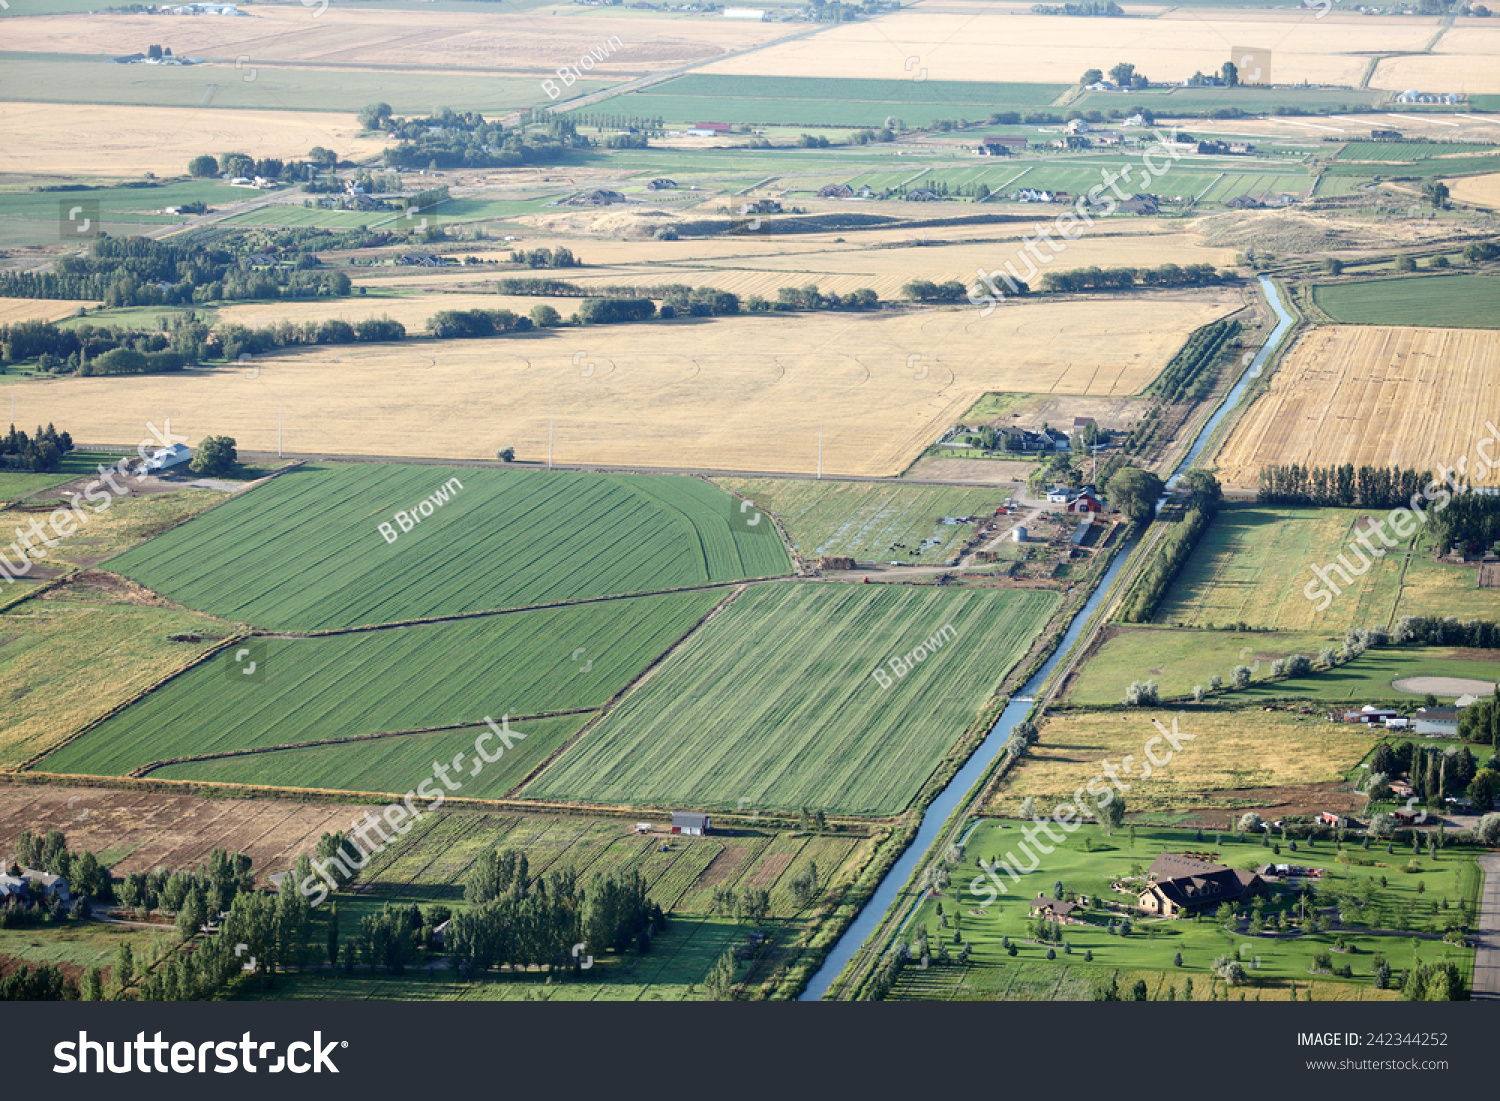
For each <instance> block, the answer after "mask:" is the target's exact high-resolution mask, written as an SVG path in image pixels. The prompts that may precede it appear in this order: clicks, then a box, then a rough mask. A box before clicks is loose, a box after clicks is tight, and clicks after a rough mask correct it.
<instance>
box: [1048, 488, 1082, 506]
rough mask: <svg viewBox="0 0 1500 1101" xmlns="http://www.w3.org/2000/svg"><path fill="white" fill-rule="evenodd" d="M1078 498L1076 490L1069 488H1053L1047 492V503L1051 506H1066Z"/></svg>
mask: <svg viewBox="0 0 1500 1101" xmlns="http://www.w3.org/2000/svg"><path fill="white" fill-rule="evenodd" d="M1076 496H1078V491H1077V490H1076V489H1069V488H1068V487H1067V486H1053V487H1052V488H1051V489H1049V490H1047V503H1048V504H1049V505H1066V504H1068V503H1069V502H1070V501H1072V500H1073V498H1074V497H1076Z"/></svg>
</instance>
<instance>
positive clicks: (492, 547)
mask: <svg viewBox="0 0 1500 1101" xmlns="http://www.w3.org/2000/svg"><path fill="white" fill-rule="evenodd" d="M454 477H457V478H458V479H459V481H460V482H461V484H462V485H463V489H461V490H456V489H450V490H449V493H450V494H451V499H450V500H449V501H448V503H447V504H445V505H439V506H436V507H435V508H434V509H433V512H432V515H431V516H429V517H427V518H425V519H424V520H423V521H422V522H421V523H420V524H417V525H416V526H415V527H414V528H413V529H412V530H411V531H408V532H404V533H399V529H398V528H396V527H395V521H394V520H393V514H394V513H395V512H397V511H398V510H401V511H407V512H409V511H410V510H412V509H413V508H415V507H416V506H417V505H418V504H419V503H420V502H422V501H423V500H425V499H427V498H428V497H429V495H431V494H433V493H435V492H436V491H437V490H438V489H439V488H440V487H441V486H443V485H444V484H445V483H446V482H447V481H448V480H449V479H450V478H454ZM732 504H733V498H731V497H729V496H728V495H727V494H725V493H723V492H722V491H720V490H719V489H717V488H716V487H714V486H712V485H709V484H708V483H706V482H703V481H699V480H698V479H696V478H691V477H686V476H682V477H677V476H646V475H642V476H635V475H596V474H574V473H565V472H562V471H556V472H552V471H515V470H495V469H484V468H474V469H468V468H464V469H454V468H450V467H440V466H399V465H385V464H379V463H349V464H336V465H332V466H325V467H304V468H301V469H298V470H296V471H293V472H291V473H289V474H286V475H283V476H282V477H280V478H277V479H276V480H274V481H272V482H270V483H268V484H266V485H264V486H260V487H258V488H256V489H253V490H250V491H249V492H247V493H244V494H242V495H240V496H238V497H236V498H234V499H233V500H232V501H229V502H228V503H227V504H225V505H224V506H222V507H220V508H216V509H214V510H213V511H211V512H209V513H208V514H207V515H205V516H202V517H200V518H199V519H198V520H195V521H194V522H193V523H190V524H185V525H183V526H182V527H180V528H177V529H175V530H173V531H171V532H168V533H167V534H166V535H164V536H162V537H161V538H159V539H157V540H154V541H153V542H152V543H151V544H150V545H149V547H142V548H140V549H138V550H136V551H132V552H130V553H128V554H125V555H122V556H120V557H119V558H117V559H115V560H114V561H112V562H111V563H110V568H111V569H114V570H117V571H119V572H121V573H124V574H126V575H127V576H129V577H132V578H134V579H135V580H137V581H139V582H140V583H141V584H143V585H146V586H148V587H150V588H152V589H155V590H156V591H158V592H161V593H164V594H166V595H167V596H170V597H172V599H174V600H178V601H180V602H181V603H184V604H187V605H189V606H191V607H195V608H201V609H203V610H205V611H211V612H213V613H215V614H218V615H223V616H225V617H226V618H230V619H236V620H243V621H246V622H251V623H256V624H259V625H263V626H268V627H276V628H280V629H286V630H319V629H328V628H337V627H351V626H355V625H360V624H370V623H394V622H400V621H404V620H409V619H418V618H426V617H435V616H442V615H455V614H461V613H464V612H477V611H487V610H493V609H497V608H515V607H523V606H527V605H535V604H544V603H553V602H558V601H568V600H581V599H587V598H591V597H599V596H606V595H612V594H617V593H633V592H650V591H655V590H660V589H669V588H680V587H684V586H689V585H701V584H704V583H706V582H717V581H727V580H734V579H737V578H742V577H764V576H772V575H779V574H784V573H787V572H788V571H789V570H790V562H789V560H788V558H787V555H786V550H785V548H784V547H783V546H782V545H781V542H780V540H779V539H777V538H776V536H775V534H774V533H773V532H767V531H756V530H748V531H747V530H743V529H742V530H741V531H738V532H736V531H734V530H732V529H731V527H730V513H731V505H732ZM382 523H389V524H392V530H393V531H398V533H399V537H398V539H397V541H396V542H395V543H394V544H391V543H387V541H386V539H385V537H384V536H383V535H382V534H381V532H380V531H379V530H378V525H379V524H382Z"/></svg>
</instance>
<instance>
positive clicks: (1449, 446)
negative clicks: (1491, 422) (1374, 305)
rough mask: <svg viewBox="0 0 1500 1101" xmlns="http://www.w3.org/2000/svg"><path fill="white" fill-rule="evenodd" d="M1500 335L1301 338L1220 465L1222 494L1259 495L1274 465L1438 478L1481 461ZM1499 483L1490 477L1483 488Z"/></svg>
mask: <svg viewBox="0 0 1500 1101" xmlns="http://www.w3.org/2000/svg"><path fill="white" fill-rule="evenodd" d="M1497 355H1500V332H1497V331H1494V330H1479V329H1427V328H1402V327H1396V326H1385V325H1359V326H1354V325H1329V326H1325V327H1323V328H1318V329H1314V330H1313V331H1311V332H1309V333H1307V334H1306V335H1304V336H1303V337H1302V338H1301V339H1300V340H1299V341H1298V342H1297V344H1296V346H1295V347H1294V348H1293V349H1292V350H1291V352H1290V353H1289V354H1288V355H1287V356H1286V357H1285V358H1284V359H1283V360H1282V363H1281V365H1280V366H1279V367H1278V368H1277V369H1276V373H1275V374H1274V375H1273V376H1272V378H1271V388H1270V390H1269V391H1268V392H1267V393H1266V394H1264V395H1262V396H1261V397H1260V398H1258V399H1257V400H1256V402H1255V404H1254V405H1252V406H1251V407H1250V409H1249V410H1248V411H1247V412H1246V413H1245V415H1244V417H1243V418H1242V419H1241V420H1240V422H1239V424H1238V425H1237V426H1236V427H1235V429H1234V432H1233V433H1232V434H1231V436H1230V437H1229V440H1228V442H1227V443H1226V444H1225V446H1224V447H1223V449H1222V450H1221V451H1220V453H1219V456H1218V465H1219V479H1220V481H1222V482H1224V484H1225V485H1226V486H1230V487H1236V488H1253V487H1254V486H1255V485H1256V484H1257V480H1258V478H1259V471H1260V468H1261V467H1262V466H1263V465H1266V464H1268V463H1292V462H1296V463H1303V464H1309V463H1310V464H1313V465H1317V466H1325V465H1328V464H1339V463H1353V464H1354V465H1355V466H1360V465H1362V464H1365V463H1370V464H1374V465H1376V466H1399V467H1413V468H1415V469H1417V470H1420V471H1427V470H1435V469H1436V468H1437V466H1438V464H1439V463H1446V464H1447V465H1448V466H1449V467H1453V466H1455V465H1456V464H1457V463H1458V461H1459V458H1460V457H1461V456H1465V455H1467V456H1469V464H1470V467H1471V468H1472V467H1473V465H1474V464H1475V463H1476V462H1477V458H1478V457H1477V455H1476V453H1475V446H1476V445H1477V444H1478V442H1479V441H1480V439H1481V438H1483V437H1484V436H1485V435H1487V434H1488V433H1487V430H1486V429H1485V427H1484V425H1485V421H1486V420H1487V419H1494V417H1495V411H1496V409H1500V377H1497V376H1496V374H1495V369H1494V365H1495V361H1496V357H1497ZM1497 483H1500V473H1497V472H1496V471H1494V470H1491V471H1490V472H1489V474H1488V477H1487V478H1486V479H1484V480H1483V481H1482V482H1481V483H1480V484H1488V485H1495V484H1497Z"/></svg>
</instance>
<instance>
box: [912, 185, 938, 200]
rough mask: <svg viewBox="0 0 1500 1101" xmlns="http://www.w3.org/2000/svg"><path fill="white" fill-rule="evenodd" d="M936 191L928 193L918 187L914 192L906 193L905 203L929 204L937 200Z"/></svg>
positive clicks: (923, 188)
mask: <svg viewBox="0 0 1500 1101" xmlns="http://www.w3.org/2000/svg"><path fill="white" fill-rule="evenodd" d="M937 197H938V196H937V192H936V191H929V190H928V189H927V188H925V187H919V188H917V190H915V191H908V192H907V193H906V201H907V202H909V203H930V202H933V201H934V200H935V199H937Z"/></svg>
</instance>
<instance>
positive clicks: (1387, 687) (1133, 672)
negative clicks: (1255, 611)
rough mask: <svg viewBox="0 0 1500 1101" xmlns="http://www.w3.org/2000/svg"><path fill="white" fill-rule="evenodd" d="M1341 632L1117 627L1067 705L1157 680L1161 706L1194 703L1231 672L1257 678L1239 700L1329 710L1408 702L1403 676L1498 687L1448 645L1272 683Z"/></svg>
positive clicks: (1482, 665)
mask: <svg viewBox="0 0 1500 1101" xmlns="http://www.w3.org/2000/svg"><path fill="white" fill-rule="evenodd" d="M1343 641H1344V636H1343V634H1342V633H1339V634H1336V635H1335V634H1326V635H1323V634H1316V633H1309V632H1287V631H1265V632H1262V631H1250V632H1242V631H1196V630H1185V629H1172V628H1164V627H1117V628H1113V629H1112V631H1111V636H1110V638H1109V639H1108V640H1107V641H1106V642H1105V643H1104V644H1103V645H1102V646H1101V647H1100V648H1099V649H1098V651H1096V652H1095V653H1094V654H1093V655H1091V656H1090V657H1089V659H1088V660H1087V661H1086V662H1085V663H1084V666H1083V668H1082V669H1081V670H1080V671H1079V673H1078V675H1077V677H1076V678H1075V679H1074V681H1073V684H1072V686H1071V688H1070V689H1069V692H1068V696H1067V700H1068V702H1069V703H1071V704H1075V705H1078V706H1089V705H1098V704H1117V703H1119V702H1120V700H1121V699H1122V698H1123V697H1124V695H1125V690H1126V689H1127V688H1128V687H1129V686H1130V683H1131V682H1132V681H1137V680H1139V681H1147V680H1154V681H1156V682H1157V684H1158V685H1159V686H1160V688H1161V694H1162V697H1163V698H1164V699H1166V698H1176V699H1182V698H1185V697H1187V696H1189V695H1190V694H1191V693H1192V691H1193V687H1194V686H1195V685H1199V684H1202V685H1205V686H1206V685H1207V684H1208V678H1209V677H1210V676H1212V675H1213V674H1215V673H1217V674H1218V675H1219V676H1220V677H1222V678H1223V680H1224V683H1225V684H1226V685H1227V684H1230V683H1231V670H1233V669H1234V667H1235V666H1236V665H1246V666H1249V667H1251V668H1252V669H1253V670H1254V672H1253V674H1252V680H1251V684H1250V687H1249V688H1247V689H1245V690H1244V691H1243V692H1228V693H1226V695H1225V698H1226V699H1228V700H1230V701H1234V702H1240V701H1251V702H1253V701H1255V700H1259V699H1270V698H1276V697H1287V696H1305V697H1307V698H1308V699H1311V700H1318V701H1327V702H1329V703H1335V702H1343V703H1352V702H1359V703H1365V702H1370V701H1373V700H1398V699H1409V698H1411V697H1409V696H1408V695H1407V694H1405V693H1403V692H1400V691H1398V690H1396V689H1394V688H1392V687H1391V682H1392V681H1393V680H1396V679H1397V678H1398V677H1411V676H1444V677H1465V678H1472V679H1476V680H1494V679H1495V668H1496V661H1495V660H1493V659H1489V660H1487V659H1486V658H1484V657H1481V656H1478V655H1477V652H1476V651H1473V650H1461V649H1452V648H1449V647H1444V646H1399V647H1386V648H1381V649H1374V650H1366V651H1365V652H1364V653H1363V654H1361V655H1360V656H1359V657H1357V658H1355V659H1354V660H1353V661H1351V662H1349V663H1348V664H1347V665H1340V666H1338V667H1337V668H1335V669H1332V670H1321V669H1319V670H1315V671H1314V672H1312V673H1311V674H1309V675H1308V676H1305V677H1292V678H1284V679H1281V680H1275V681H1273V680H1271V663H1272V662H1273V661H1275V660H1276V659H1277V658H1282V657H1287V656H1288V655H1290V654H1306V655H1307V656H1308V657H1310V658H1314V659H1316V658H1317V655H1318V651H1319V650H1321V649H1322V648H1323V647H1325V646H1332V647H1333V648H1334V649H1338V648H1339V647H1340V646H1341V645H1342V644H1343Z"/></svg>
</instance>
